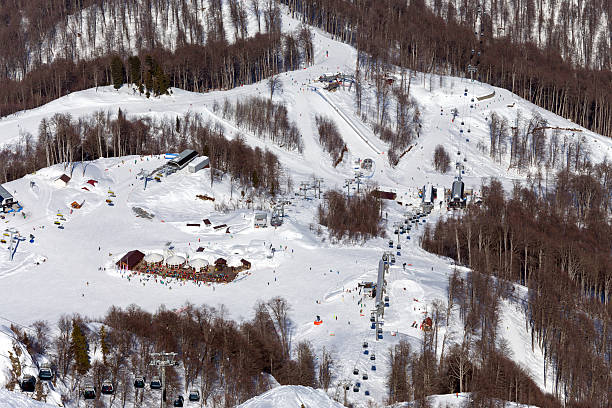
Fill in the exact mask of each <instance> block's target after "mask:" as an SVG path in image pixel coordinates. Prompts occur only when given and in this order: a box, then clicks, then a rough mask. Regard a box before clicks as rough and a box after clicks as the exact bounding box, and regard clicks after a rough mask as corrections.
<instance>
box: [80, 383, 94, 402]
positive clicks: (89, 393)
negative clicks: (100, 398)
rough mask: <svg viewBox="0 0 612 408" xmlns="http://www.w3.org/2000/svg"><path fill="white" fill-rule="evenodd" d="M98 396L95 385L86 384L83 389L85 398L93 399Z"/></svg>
mask: <svg viewBox="0 0 612 408" xmlns="http://www.w3.org/2000/svg"><path fill="white" fill-rule="evenodd" d="M95 398H96V388H95V387H94V386H93V385H86V386H85V388H84V389H83V399H86V400H92V399H95Z"/></svg>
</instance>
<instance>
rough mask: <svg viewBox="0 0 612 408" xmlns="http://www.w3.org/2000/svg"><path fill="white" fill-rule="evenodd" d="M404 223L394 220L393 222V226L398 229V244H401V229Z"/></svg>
mask: <svg viewBox="0 0 612 408" xmlns="http://www.w3.org/2000/svg"><path fill="white" fill-rule="evenodd" d="M403 226H404V224H403V223H401V222H394V223H393V228H395V229H396V230H397V244H398V245H399V243H400V229H401V227H403Z"/></svg>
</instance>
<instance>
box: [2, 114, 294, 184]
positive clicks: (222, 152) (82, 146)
mask: <svg viewBox="0 0 612 408" xmlns="http://www.w3.org/2000/svg"><path fill="white" fill-rule="evenodd" d="M186 148H192V149H194V150H196V151H197V152H199V153H201V154H204V155H206V156H208V157H209V158H210V161H211V167H212V168H214V169H216V170H220V171H222V172H224V173H228V174H229V175H230V177H231V179H232V182H233V183H236V185H238V186H240V187H243V188H246V189H248V188H250V187H252V188H254V189H255V190H256V191H258V192H266V193H269V194H272V195H274V194H277V193H279V192H280V186H281V184H282V177H283V176H284V172H283V169H282V167H281V165H280V162H279V161H278V157H277V156H276V155H275V154H274V153H272V152H270V151H268V150H262V149H260V148H259V147H255V148H252V147H250V146H248V145H247V144H246V143H245V141H244V140H243V139H242V138H241V137H240V136H238V137H235V138H234V139H231V140H229V139H227V138H226V137H225V133H224V130H223V127H221V126H218V125H215V124H212V123H210V122H206V121H204V120H203V118H202V117H201V116H199V115H198V114H193V113H187V114H185V115H183V116H177V117H176V118H172V119H171V118H168V117H166V118H164V119H161V120H155V119H151V118H147V117H143V118H133V119H128V118H126V115H125V114H124V113H123V112H121V110H119V112H118V114H117V115H116V116H115V115H114V114H113V113H111V112H103V111H99V112H96V113H94V114H92V115H91V116H84V117H80V118H78V119H74V118H72V117H71V116H70V114H55V115H54V116H52V117H50V118H44V119H43V120H42V121H41V123H40V126H39V131H38V138H37V140H36V141H33V138H32V136H31V135H29V134H28V135H25V136H24V137H23V141H22V142H21V143H19V144H17V145H16V146H12V147H10V148H9V147H5V148H3V149H1V150H0V180H2V182H7V181H10V180H14V179H17V178H20V177H23V176H24V175H25V174H27V173H32V172H34V171H36V170H38V169H40V168H43V167H48V166H51V165H53V164H57V163H65V165H66V166H69V165H70V163H73V162H76V161H82V160H94V159H97V158H99V157H118V156H125V155H132V154H138V155H149V154H163V153H165V152H169V151H181V150H183V149H186Z"/></svg>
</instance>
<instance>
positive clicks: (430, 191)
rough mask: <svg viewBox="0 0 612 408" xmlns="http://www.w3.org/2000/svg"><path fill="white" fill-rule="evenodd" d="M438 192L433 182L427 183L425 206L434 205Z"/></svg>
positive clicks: (424, 197)
mask: <svg viewBox="0 0 612 408" xmlns="http://www.w3.org/2000/svg"><path fill="white" fill-rule="evenodd" d="M437 192H438V191H437V189H436V188H435V187H434V186H433V184H431V183H427V184H426V185H425V186H424V187H423V207H427V206H433V205H434V202H435V200H436V195H437Z"/></svg>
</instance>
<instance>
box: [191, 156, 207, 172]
mask: <svg viewBox="0 0 612 408" xmlns="http://www.w3.org/2000/svg"><path fill="white" fill-rule="evenodd" d="M209 164H210V160H209V159H208V157H207V156H198V157H196V158H195V159H193V160H192V161H191V162H190V163H189V164H188V165H187V170H188V171H189V172H190V173H197V172H198V171H200V170H202V169H204V168H206V167H208V166H209Z"/></svg>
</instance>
